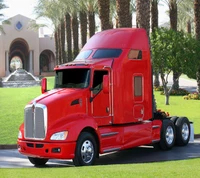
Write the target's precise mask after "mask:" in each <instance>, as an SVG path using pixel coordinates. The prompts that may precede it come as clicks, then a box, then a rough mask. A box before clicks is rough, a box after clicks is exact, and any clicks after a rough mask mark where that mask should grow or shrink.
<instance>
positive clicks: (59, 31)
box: [58, 24, 62, 64]
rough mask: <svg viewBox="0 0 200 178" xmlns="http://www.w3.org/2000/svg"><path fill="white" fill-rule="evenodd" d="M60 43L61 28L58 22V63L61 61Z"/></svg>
mask: <svg viewBox="0 0 200 178" xmlns="http://www.w3.org/2000/svg"><path fill="white" fill-rule="evenodd" d="M61 53H62V45H61V29H60V24H59V26H58V64H61V63H62V54H61Z"/></svg>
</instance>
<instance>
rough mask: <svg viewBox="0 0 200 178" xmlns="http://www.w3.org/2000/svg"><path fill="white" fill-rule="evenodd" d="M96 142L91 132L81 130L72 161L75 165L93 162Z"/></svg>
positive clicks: (91, 163) (95, 153)
mask: <svg viewBox="0 0 200 178" xmlns="http://www.w3.org/2000/svg"><path fill="white" fill-rule="evenodd" d="M96 157H97V143H96V141H95V139H94V137H93V135H92V134H90V133H88V132H82V133H81V135H80V136H79V138H78V141H77V144H76V150H75V157H74V159H73V163H74V165H75V166H89V165H93V164H94V163H95V160H96Z"/></svg>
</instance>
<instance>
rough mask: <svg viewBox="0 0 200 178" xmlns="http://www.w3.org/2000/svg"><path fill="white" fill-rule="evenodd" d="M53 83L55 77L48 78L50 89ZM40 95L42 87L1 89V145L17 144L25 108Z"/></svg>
mask: <svg viewBox="0 0 200 178" xmlns="http://www.w3.org/2000/svg"><path fill="white" fill-rule="evenodd" d="M53 81H54V78H53V77H48V86H49V87H48V88H53ZM40 94H41V88H40V87H29V88H0V121H1V124H0V131H1V137H0V144H16V140H17V135H18V131H19V126H20V124H21V123H22V122H23V120H24V118H23V117H24V107H25V105H26V104H27V103H28V102H29V101H31V100H32V99H34V98H35V97H36V96H38V95H40Z"/></svg>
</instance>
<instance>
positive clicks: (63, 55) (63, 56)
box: [60, 17, 67, 63]
mask: <svg viewBox="0 0 200 178" xmlns="http://www.w3.org/2000/svg"><path fill="white" fill-rule="evenodd" d="M60 37H61V39H60V42H61V63H65V62H67V60H66V52H65V21H64V18H63V17H62V19H61V22H60Z"/></svg>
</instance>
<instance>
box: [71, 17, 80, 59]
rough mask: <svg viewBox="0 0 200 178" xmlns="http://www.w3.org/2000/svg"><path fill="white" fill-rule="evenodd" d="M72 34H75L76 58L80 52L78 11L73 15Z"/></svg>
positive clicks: (74, 51) (74, 50) (74, 54)
mask: <svg viewBox="0 0 200 178" xmlns="http://www.w3.org/2000/svg"><path fill="white" fill-rule="evenodd" d="M72 34H73V58H75V57H76V56H77V55H78V53H79V46H78V41H79V40H78V19H77V14H76V13H74V14H73V16H72Z"/></svg>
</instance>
